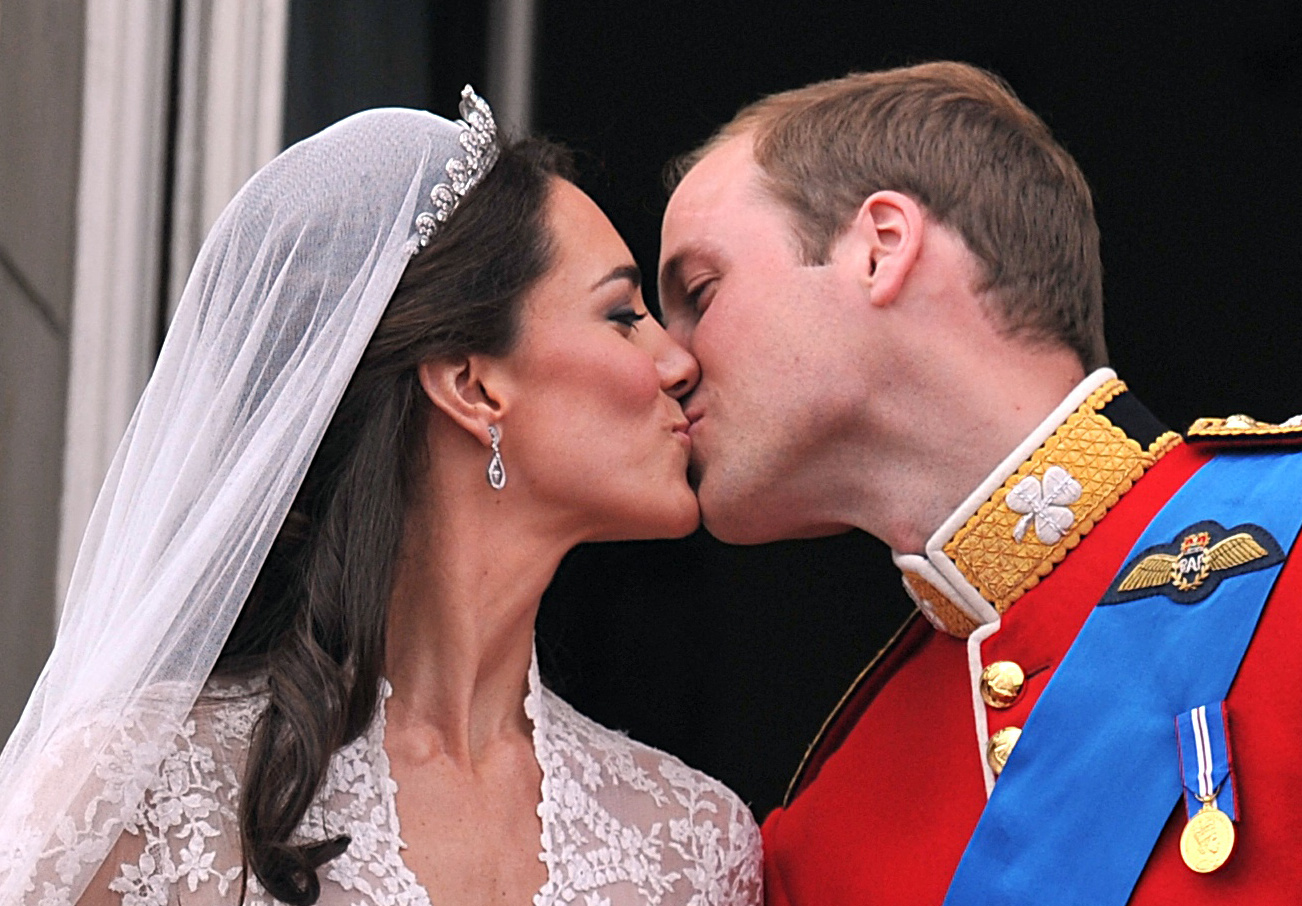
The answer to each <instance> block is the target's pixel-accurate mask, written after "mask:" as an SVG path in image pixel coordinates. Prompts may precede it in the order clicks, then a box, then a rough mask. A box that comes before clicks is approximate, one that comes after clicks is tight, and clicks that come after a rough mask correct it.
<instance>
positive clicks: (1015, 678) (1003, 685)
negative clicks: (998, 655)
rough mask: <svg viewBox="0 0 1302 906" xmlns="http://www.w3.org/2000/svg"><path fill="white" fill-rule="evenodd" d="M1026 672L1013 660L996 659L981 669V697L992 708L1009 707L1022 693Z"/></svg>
mask: <svg viewBox="0 0 1302 906" xmlns="http://www.w3.org/2000/svg"><path fill="white" fill-rule="evenodd" d="M1025 682H1026V674H1025V673H1023V672H1022V668H1021V667H1019V666H1018V665H1017V664H1015V663H1013V662H1012V661H995V662H994V663H993V664H991V665H990V666H989V667H987V668H986V669H984V670H982V671H981V698H982V699H984V700H985V703H986V704H987V705H989V706H990V707H992V708H1007V707H1008V706H1010V705H1011V704H1012V703H1013V702H1015V701H1017V696H1019V695H1021V694H1022V684H1023V683H1025Z"/></svg>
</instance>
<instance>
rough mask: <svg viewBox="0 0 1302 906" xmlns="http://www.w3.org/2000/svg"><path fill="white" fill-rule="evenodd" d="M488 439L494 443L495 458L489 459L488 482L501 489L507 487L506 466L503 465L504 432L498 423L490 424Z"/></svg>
mask: <svg viewBox="0 0 1302 906" xmlns="http://www.w3.org/2000/svg"><path fill="white" fill-rule="evenodd" d="M488 439H489V441H490V442H491V443H492V445H493V458H492V459H490V460H489V461H488V484H489V485H490V486H491V487H492V488H493V490H495V491H500V490H502V488H504V487H506V467H505V466H504V465H502V448H501V446H500V444H501V441H502V432H501V431H499V430H498V428H497V425H489V426H488Z"/></svg>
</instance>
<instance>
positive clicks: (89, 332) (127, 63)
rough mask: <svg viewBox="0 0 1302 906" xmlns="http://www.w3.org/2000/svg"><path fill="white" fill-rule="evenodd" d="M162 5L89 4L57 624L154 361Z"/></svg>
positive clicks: (142, 1) (165, 42)
mask: <svg viewBox="0 0 1302 906" xmlns="http://www.w3.org/2000/svg"><path fill="white" fill-rule="evenodd" d="M170 10H171V5H170V4H167V3H157V2H150V0H87V3H86V56H85V78H84V81H83V86H84V87H83V100H82V119H81V122H82V132H81V171H80V177H79V178H80V182H79V184H78V191H77V251H76V266H75V268H74V278H73V292H72V318H71V337H70V343H69V349H70V353H69V357H70V361H71V364H70V367H69V376H68V408H67V430H66V443H65V446H64V462H63V495H62V505H61V513H60V516H61V518H60V528H59V558H58V576H57V580H56V589H55V590H56V600H55V611H56V612H55V622H56V624H57V622H58V615H59V613H61V612H62V607H63V596H64V595H65V594H66V592H67V587H68V578H69V576H70V575H71V573H72V566H73V563H74V562H75V560H76V555H77V548H78V546H79V545H80V543H81V535H82V532H83V531H84V530H85V526H86V522H87V521H88V520H89V518H90V511H91V508H92V507H93V506H94V502H95V497H96V496H97V494H98V493H99V486H100V483H101V482H102V481H103V479H104V473H105V472H106V471H107V470H108V465H109V462H110V461H111V459H112V457H113V452H114V450H115V449H116V448H117V445H118V441H119V440H120V439H121V437H122V432H123V431H124V430H125V429H126V425H127V421H128V420H129V418H130V416H131V412H132V410H133V409H134V408H135V404H136V398H137V397H138V396H139V395H140V390H141V388H142V387H143V386H144V383H145V379H146V377H147V375H148V374H149V368H150V365H151V364H152V361H153V351H154V344H155V336H154V334H155V327H154V325H155V323H156V322H157V311H158V299H159V287H158V277H159V262H160V260H161V258H160V256H161V254H162V247H163V243H162V237H161V236H160V235H159V224H160V222H161V216H162V208H161V205H162V197H163V184H164V180H163V174H164V167H165V165H166V159H167V155H166V151H167V135H166V131H167V105H168V73H169V66H170V63H171V16H170Z"/></svg>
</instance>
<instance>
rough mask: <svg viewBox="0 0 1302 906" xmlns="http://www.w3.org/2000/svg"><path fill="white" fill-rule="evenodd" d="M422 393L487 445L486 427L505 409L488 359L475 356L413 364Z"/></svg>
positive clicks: (495, 376) (500, 415)
mask: <svg viewBox="0 0 1302 906" xmlns="http://www.w3.org/2000/svg"><path fill="white" fill-rule="evenodd" d="M416 375H417V377H418V378H419V380H420V386H421V389H422V390H424V391H425V396H426V397H428V398H429V401H430V402H431V403H433V404H434V405H435V407H437V408H438V409H439V410H440V411H441V412H443V414H444V415H446V416H448V417H449V418H450V419H452V421H454V422H455V423H456V424H458V425H460V426H461V427H462V428H465V429H466V430H467V431H469V432H470V433H471V434H473V435H474V436H475V437H476V438H477V439H478V440H480V441H481V442H482V443H484V444H487V443H488V442H489V439H488V426H489V425H492V424H496V423H497V422H498V421H500V420H501V418H502V415H503V414H504V413H505V411H506V406H505V404H504V401H503V399H502V395H501V394H500V393H499V392H498V383H499V382H498V380H497V377H498V375H497V372H496V369H495V368H494V367H493V364H492V362H491V360H489V359H487V358H485V357H483V356H477V355H471V356H464V357H461V358H454V359H427V360H425V361H424V362H421V363H420V364H419V365H418V366H416Z"/></svg>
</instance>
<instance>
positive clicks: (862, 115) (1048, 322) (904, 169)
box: [669, 62, 1107, 370]
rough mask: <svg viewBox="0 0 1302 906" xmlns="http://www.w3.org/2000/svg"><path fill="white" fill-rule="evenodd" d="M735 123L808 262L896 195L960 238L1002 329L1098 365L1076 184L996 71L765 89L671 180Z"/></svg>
mask: <svg viewBox="0 0 1302 906" xmlns="http://www.w3.org/2000/svg"><path fill="white" fill-rule="evenodd" d="M747 134H749V135H750V136H751V137H752V140H753V142H754V145H753V153H754V156H755V160H756V162H757V163H758V164H759V166H760V169H761V170H762V171H763V173H764V177H765V182H766V188H767V189H768V191H769V192H771V193H772V195H773V196H774V197H775V198H777V199H778V200H779V201H780V202H782V203H783V204H784V205H785V206H786V207H787V208H788V209H790V211H791V212H792V213H793V215H794V218H795V229H796V234H797V238H798V240H799V242H800V246H801V250H802V253H803V255H804V257H805V259H806V260H807V261H808V262H809V263H821V262H823V261H824V260H826V257H827V255H828V253H829V252H830V250H831V247H832V244H833V242H834V241H835V240H836V238H837V237H838V236H840V235H841V233H842V231H843V230H844V229H845V228H846V227H847V226H848V225H849V224H850V222H851V220H852V219H853V218H854V216H855V214H856V213H857V211H858V210H859V207H860V205H861V204H862V203H863V200H864V199H865V198H867V197H868V196H869V195H871V194H872V193H873V192H876V191H879V190H883V189H892V190H895V191H899V192H903V193H905V194H907V195H909V196H911V197H913V198H914V199H915V200H917V201H918V202H919V203H920V204H921V205H923V207H924V208H925V209H926V210H927V212H928V213H929V214H930V215H931V216H933V217H935V218H936V219H937V220H939V221H940V222H941V223H943V224H945V225H946V226H948V227H950V228H951V229H954V230H956V231H957V232H958V233H959V234H960V235H961V236H962V237H963V239H964V241H965V242H966V243H967V246H968V248H969V249H970V250H971V251H972V252H973V254H974V255H975V256H976V258H977V260H978V261H979V263H980V265H981V267H982V281H981V285H980V287H979V289H981V290H983V291H986V292H988V295H989V298H990V299H991V300H992V302H993V303H994V308H995V311H993V312H992V315H993V316H994V317H995V318H996V319H997V323H998V324H999V325H1000V327H1001V328H1002V329H1003V330H1005V331H1006V332H1008V333H1010V334H1016V335H1020V336H1024V337H1026V338H1027V339H1029V340H1032V341H1040V342H1050V343H1055V344H1061V345H1065V346H1067V347H1068V348H1070V349H1072V350H1074V351H1075V352H1076V354H1077V355H1078V356H1079V357H1080V359H1081V362H1082V364H1083V365H1084V366H1085V368H1086V369H1087V370H1089V369H1093V368H1095V367H1098V366H1100V365H1103V364H1105V363H1106V361H1107V349H1106V347H1105V345H1104V340H1103V268H1102V264H1101V262H1100V259H1099V235H1098V226H1097V224H1096V222H1095V219H1094V204H1093V201H1092V200H1091V197H1090V191H1089V186H1088V185H1087V184H1086V182H1085V177H1084V175H1083V174H1082V173H1081V171H1080V168H1079V167H1078V166H1077V165H1076V162H1075V161H1074V160H1073V159H1072V157H1071V155H1069V154H1068V153H1067V152H1066V150H1064V149H1063V147H1062V146H1061V145H1059V144H1058V143H1057V142H1056V141H1055V140H1054V138H1053V136H1052V134H1051V133H1050V132H1049V129H1048V127H1047V126H1046V125H1045V124H1044V122H1043V121H1042V120H1041V119H1040V118H1039V117H1037V116H1036V115H1035V114H1034V113H1032V112H1031V110H1030V109H1029V108H1027V107H1026V105H1024V104H1023V103H1022V102H1021V101H1020V100H1018V98H1017V97H1016V95H1014V94H1013V92H1012V89H1010V88H1009V87H1008V85H1007V84H1005V83H1004V82H1003V81H1002V80H1001V79H999V78H998V77H997V76H994V75H992V74H991V73H988V72H985V71H984V70H981V69H978V68H976V67H974V66H969V65H967V64H964V63H952V62H939V63H926V64H922V65H918V66H909V67H904V68H899V69H889V70H883V71H880V72H867V73H853V74H851V75H848V76H845V77H844V78H840V79H833V80H830V81H826V82H817V83H815V84H813V85H808V86H806V87H804V88H797V89H795V90H792V91H784V92H781V93H779V94H774V95H770V96H769V97H766V98H763V99H761V100H759V101H756V102H755V103H753V104H751V105H749V106H747V107H745V108H743V109H742V110H741V111H740V112H739V113H738V114H737V116H736V117H734V118H733V120H732V122H730V123H728V124H727V125H725V126H723V127H722V128H721V129H720V130H719V131H718V132H716V133H715V135H714V136H713V137H712V138H711V139H710V140H709V141H707V142H706V143H705V144H704V145H703V146H702V147H700V148H698V149H697V150H695V151H693V152H691V153H690V154H687V155H685V156H684V157H682V158H680V159H679V160H678V161H677V162H675V163H674V164H673V165H671V168H670V171H669V182H670V186H671V188H672V187H673V186H674V185H676V184H677V182H678V180H680V179H681V178H682V176H684V175H685V174H686V172H687V171H688V170H690V169H691V167H692V166H694V165H695V164H696V163H697V162H698V161H699V160H700V159H701V158H702V157H703V156H704V155H705V154H707V153H708V152H709V151H710V150H711V149H713V148H714V147H715V146H717V145H718V144H720V143H721V142H723V141H726V140H728V139H730V138H733V137H736V136H741V135H747Z"/></svg>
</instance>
